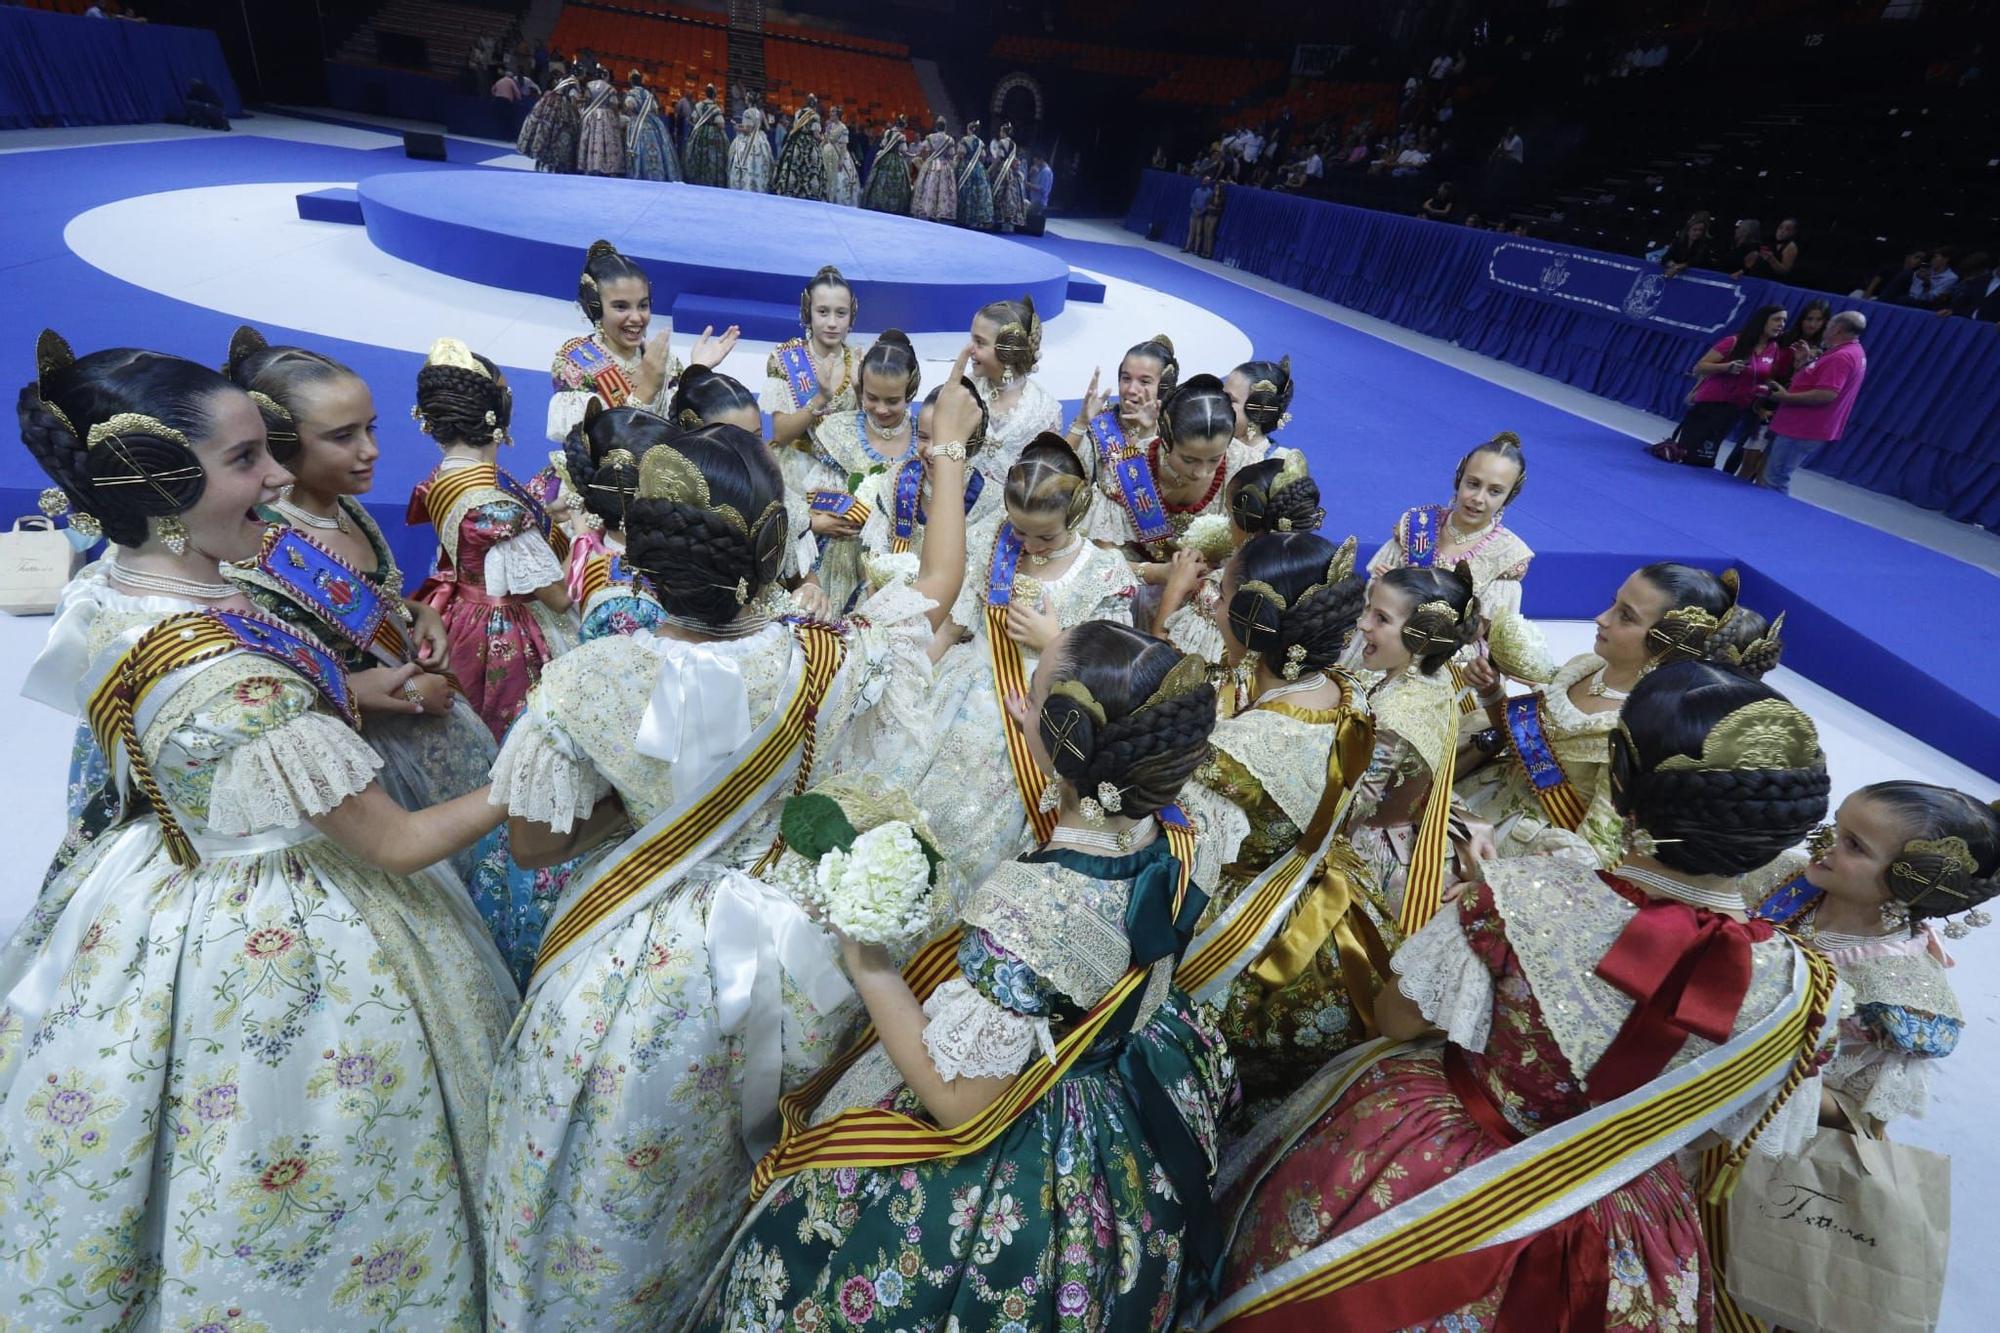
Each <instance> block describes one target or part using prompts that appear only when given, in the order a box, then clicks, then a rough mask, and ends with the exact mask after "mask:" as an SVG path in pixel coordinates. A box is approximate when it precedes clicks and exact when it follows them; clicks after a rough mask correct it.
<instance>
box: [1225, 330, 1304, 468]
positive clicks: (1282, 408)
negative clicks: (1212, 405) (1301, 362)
mask: <svg viewBox="0 0 2000 1333" xmlns="http://www.w3.org/2000/svg"><path fill="white" fill-rule="evenodd" d="M1222 388H1223V391H1224V392H1225V393H1227V394H1228V395H1229V401H1230V403H1231V404H1232V405H1233V406H1234V407H1235V408H1236V438H1237V439H1238V440H1240V441H1242V442H1243V443H1244V444H1245V445H1247V446H1249V448H1250V449H1251V450H1252V451H1253V452H1254V453H1255V454H1256V455H1257V456H1258V457H1259V458H1265V457H1268V456H1269V455H1270V452H1271V450H1272V449H1274V448H1276V447H1277V443H1278V442H1277V441H1276V440H1273V439H1272V438H1271V432H1273V431H1275V430H1279V429H1282V428H1283V427H1284V426H1285V424H1286V423H1288V422H1289V421H1291V419H1292V358H1291V355H1290V354H1289V353H1287V354H1286V355H1284V356H1281V357H1279V358H1278V359H1277V360H1276V361H1245V362H1244V363H1243V364H1242V365H1240V366H1238V367H1236V369H1234V370H1232V371H1230V372H1229V373H1228V374H1227V375H1225V376H1224V377H1223V380H1222Z"/></svg>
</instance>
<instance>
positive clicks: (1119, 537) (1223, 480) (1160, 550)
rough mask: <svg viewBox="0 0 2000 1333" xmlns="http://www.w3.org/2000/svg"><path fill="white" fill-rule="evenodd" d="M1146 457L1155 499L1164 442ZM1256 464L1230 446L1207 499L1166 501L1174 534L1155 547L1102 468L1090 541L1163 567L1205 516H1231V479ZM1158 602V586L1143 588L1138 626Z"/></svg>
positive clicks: (1236, 444)
mask: <svg viewBox="0 0 2000 1333" xmlns="http://www.w3.org/2000/svg"><path fill="white" fill-rule="evenodd" d="M1144 456H1145V459H1146V467H1147V470H1148V473H1149V475H1150V476H1151V477H1152V478H1153V479H1154V482H1153V484H1154V487H1155V492H1154V493H1155V495H1157V494H1158V490H1157V488H1158V486H1159V480H1158V478H1159V475H1160V441H1159V439H1158V438H1157V437H1156V438H1155V439H1154V440H1153V441H1152V442H1151V443H1149V444H1147V445H1146V446H1145V452H1144ZM1256 461H1257V460H1256V458H1255V457H1254V456H1253V455H1252V453H1251V451H1250V449H1249V447H1248V446H1246V445H1244V444H1242V443H1241V442H1240V441H1237V440H1231V441H1230V442H1229V449H1228V452H1226V453H1225V454H1224V455H1223V457H1222V461H1221V462H1220V463H1218V464H1217V465H1216V468H1215V475H1214V477H1213V478H1212V479H1211V480H1210V484H1209V487H1208V489H1207V491H1206V492H1204V493H1203V495H1202V496H1201V498H1200V499H1198V500H1196V501H1195V502H1194V503H1192V504H1188V505H1178V504H1168V503H1167V502H1166V500H1165V499H1164V498H1161V501H1160V503H1161V504H1162V505H1163V506H1164V508H1165V509H1166V515H1167V523H1168V525H1169V526H1170V528H1171V533H1170V535H1168V536H1166V537H1164V538H1162V539H1160V540H1158V541H1154V542H1142V541H1140V540H1139V528H1138V525H1137V524H1136V523H1134V522H1133V519H1132V511H1131V508H1130V505H1129V503H1128V501H1127V500H1126V497H1125V492H1124V490H1123V488H1122V487H1120V485H1119V483H1118V479H1117V476H1116V475H1115V474H1113V473H1110V472H1108V471H1107V470H1105V469H1101V468H1100V469H1099V470H1098V477H1097V486H1098V490H1099V492H1100V496H1099V499H1098V502H1097V503H1096V504H1094V505H1092V506H1091V509H1090V523H1089V527H1088V529H1087V530H1088V532H1089V535H1090V539H1091V540H1092V541H1094V542H1103V543H1104V544H1105V545H1107V546H1115V547H1117V548H1119V549H1120V550H1121V551H1123V552H1125V555H1126V558H1127V559H1130V560H1144V561H1149V562H1159V561H1163V560H1167V559H1170V558H1171V557H1172V555H1173V553H1174V551H1175V550H1176V549H1177V547H1178V546H1179V544H1180V538H1181V534H1182V533H1184V532H1186V531H1187V530H1188V525H1189V524H1191V523H1193V522H1194V521H1195V520H1196V519H1197V518H1200V517H1201V516H1202V515H1203V514H1227V513H1228V512H1229V508H1228V501H1227V499H1226V497H1227V495H1228V491H1229V479H1230V478H1231V477H1234V476H1235V475H1236V474H1237V473H1238V472H1240V471H1242V470H1243V469H1244V468H1245V467H1248V466H1249V465H1250V464H1251V463H1254V462H1256ZM1091 465H1092V466H1095V460H1092V463H1091ZM1160 596H1161V593H1160V587H1159V585H1158V584H1146V585H1143V586H1141V588H1140V589H1139V599H1138V606H1137V610H1136V611H1135V612H1134V614H1135V616H1136V618H1137V620H1138V622H1139V623H1141V624H1147V625H1150V624H1151V623H1152V620H1153V617H1154V616H1155V615H1156V614H1158V612H1159V606H1160ZM1218 637H1219V636H1218Z"/></svg>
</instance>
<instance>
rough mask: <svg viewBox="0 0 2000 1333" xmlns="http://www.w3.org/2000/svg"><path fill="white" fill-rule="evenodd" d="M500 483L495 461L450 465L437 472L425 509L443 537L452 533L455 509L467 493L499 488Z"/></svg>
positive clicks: (426, 497)
mask: <svg viewBox="0 0 2000 1333" xmlns="http://www.w3.org/2000/svg"><path fill="white" fill-rule="evenodd" d="M499 485H500V470H499V469H498V468H496V467H495V466H494V465H493V464H491V463H479V464H475V465H474V466H472V467H455V468H447V469H445V470H443V471H440V472H438V473H437V474H436V475H434V476H433V477H432V478H431V485H430V489H429V490H428V491H425V492H424V512H425V513H426V514H427V515H429V517H430V522H431V526H432V527H434V528H436V529H437V531H438V539H439V540H440V541H443V540H445V539H446V537H447V536H448V535H449V533H448V529H449V527H450V524H451V516H452V513H453V512H454V511H455V510H457V508H458V506H459V505H460V504H461V503H462V502H463V501H464V500H465V497H466V496H468V495H470V494H472V492H474V491H476V490H479V489H481V488H485V489H487V490H497V489H498V488H499ZM453 544H454V545H456V543H453Z"/></svg>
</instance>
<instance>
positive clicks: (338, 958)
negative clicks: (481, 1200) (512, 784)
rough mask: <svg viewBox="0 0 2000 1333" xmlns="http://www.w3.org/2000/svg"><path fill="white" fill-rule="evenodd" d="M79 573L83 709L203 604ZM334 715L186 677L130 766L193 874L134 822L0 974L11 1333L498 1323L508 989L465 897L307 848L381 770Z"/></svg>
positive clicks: (49, 662)
mask: <svg viewBox="0 0 2000 1333" xmlns="http://www.w3.org/2000/svg"><path fill="white" fill-rule="evenodd" d="M79 577H80V578H81V579H83V580H85V581H86V582H85V586H84V587H83V588H81V589H79V590H77V591H76V593H75V594H74V595H73V596H72V597H71V599H70V601H69V603H68V604H67V606H66V608H65V613H64V615H63V617H62V618H61V620H59V621H58V622H57V625H56V627H55V629H54V630H53V631H52V634H51V640H50V649H49V650H48V651H47V652H45V653H44V655H43V658H42V659H41V661H40V662H38V664H37V667H36V669H35V672H34V673H33V674H32V675H31V678H30V689H31V691H33V697H36V698H38V699H42V700H43V701H45V702H54V703H57V704H58V705H59V706H64V707H67V708H70V709H74V710H81V708H82V707H83V705H84V703H85V701H86V700H87V699H88V697H89V695H90V693H91V691H92V690H93V689H94V688H95V687H96V685H97V683H98V682H99V680H100V679H101V678H102V677H103V676H104V674H105V673H106V672H107V671H109V670H110V669H111V668H112V666H113V665H114V664H115V662H116V661H117V660H118V658H119V657H120V656H121V655H122V654H123V652H124V650H125V648H126V647H128V646H129V645H130V644H131V643H132V642H134V641H135V640H136V639H137V637H138V635H139V634H140V633H141V632H143V631H144V630H145V629H147V628H149V627H151V626H152V625H153V624H154V623H156V622H157V621H159V620H161V619H163V618H165V617H167V616H169V615H176V614H180V613H184V612H189V611H193V610H195V609H197V608H196V607H195V606H194V604H192V603H188V602H182V601H179V600H176V599H172V598H158V597H145V598H139V597H128V596H125V595H124V594H122V593H119V592H117V591H115V590H113V589H111V588H110V587H109V586H108V585H107V584H106V583H105V582H104V577H103V572H102V567H101V566H94V567H93V568H92V569H91V570H87V571H85V573H84V574H82V575H80V576H79ZM43 686H46V688H43ZM324 709H325V706H324V705H323V704H322V703H321V702H320V695H319V692H318V689H317V688H316V687H315V686H314V685H313V684H312V683H311V682H310V681H309V680H308V679H307V678H306V677H305V676H303V675H300V674H298V673H297V672H295V671H294V670H293V669H292V668H291V667H289V666H286V665H282V664H280V663H278V662H277V661H275V660H273V659H272V658H270V657H267V656H264V655H262V654H257V653H250V652H245V651H234V652H229V653H226V654H224V655H222V656H219V657H214V658H211V659H209V660H208V661H206V662H202V663H198V664H196V665H194V666H191V667H185V668H182V669H181V670H180V671H178V672H176V673H173V674H172V675H170V676H169V677H168V678H167V679H165V680H164V681H162V682H161V683H160V684H159V685H158V686H156V687H155V688H154V690H153V692H152V693H151V694H150V695H149V696H148V699H147V701H146V704H145V705H144V706H143V707H142V710H141V723H140V733H139V734H140V744H141V748H142V749H143V751H144V752H145V754H146V756H147V759H148V761H149V763H150V765H151V767H152V770H153V772H154V773H155V774H156V775H157V778H158V781H159V784H160V788H161V792H162V795H163V797H164V798H165V800H166V802H167V803H168V805H169V806H170V807H171V808H172V810H173V813H174V815H175V817H176V818H177V820H178V821H179V822H180V825H181V827H182V828H183V829H184V830H186V831H187V833H188V834H189V836H190V837H191V839H192V841H193V843H194V846H195V848H196V850H197V851H198V852H199V854H200V857H201V861H200V864H199V865H197V866H195V867H193V868H191V869H181V868H179V867H176V866H175V865H174V864H173V863H172V862H171V860H170V859H169V857H168V854H167V852H166V849H165V846H164V844H163V842H162V839H161V835H160V824H159V820H158V817H157V816H156V815H154V814H153V813H151V812H150V811H148V812H146V813H140V814H132V815H129V816H128V817H126V818H125V819H123V820H122V821H121V822H119V823H118V824H117V825H116V826H115V827H113V828H111V829H110V830H108V831H107V832H105V833H103V834H102V835H101V836H100V837H98V838H97V839H96V840H95V841H94V842H92V843H91V844H90V845H89V846H87V847H86V848H85V849H84V850H83V851H82V852H81V854H80V855H78V856H76V857H75V858H74V860H72V861H71V863H70V864H69V865H68V866H67V867H66V868H65V869H64V870H63V871H61V872H60V873H59V874H57V875H56V876H55V877H54V878H53V879H52V880H51V881H50V883H49V884H48V886H47V887H46V888H45V889H44V890H43V892H42V894H41V896H40V897H39V899H38V900H37V901H36V903H35V906H34V908H33V909H32V910H31V911H30V913H29V915H28V918H27V920H26V921H25V922H24V923H23V924H22V926H21V928H20V930H19V931H18V932H17V933H16V934H15V936H14V938H13V939H12V940H10V941H9V942H8V943H7V944H6V946H5V947H4V949H0V1216H4V1217H5V1218H6V1224H5V1227H4V1229H0V1268H4V1270H5V1271H6V1273H7V1274H8V1279H7V1283H6V1286H7V1312H8V1316H9V1318H11V1319H12V1320H15V1321H17V1322H18V1323H19V1325H20V1326H21V1327H24V1328H26V1327H33V1328H45V1327H46V1328H54V1327H58V1326H60V1325H63V1324H74V1325H81V1326H85V1327H94V1328H105V1327H112V1326H117V1327H146V1328H176V1329H179V1328H194V1327H198V1326H203V1325H216V1326H225V1327H232V1328H238V1329H249V1328H253V1327H256V1328H266V1329H281V1328H323V1327H329V1326H338V1327H341V1328H349V1329H380V1330H385V1331H386V1330H398V1329H405V1328H411V1327H417V1326H423V1327H431V1328H457V1329H467V1330H473V1329H477V1328H479V1327H480V1322H481V1300H482V1296H481V1288H482V1276H481V1259H480V1250H479V1236H478V1228H477V1226H476V1224H475V1221H474V1212H473V1209H474V1207H475V1206H476V1202H477V1199H478V1196H479V1186H480V1171H481V1169H482V1166H483V1163H484V1161H485V1156H486V1132H485V1119H484V1114H483V1111H484V1106H485V1103H486V1095H487V1082H488V1074H489V1071H490V1070H491V1068H492V1063H493V1060H494V1058H495V1056H496V1055H497V1053H498V1048H499V1046H500V1043H501V1041H502V1039H503V1038H504V1036H505V1035H506V1031H507V1025H508V1021H509V1019H510V1017H511V1015H512V1010H513V1004H514V994H513V986H512V983H511V982H509V981H508V979H507V975H506V972H505V969H504V968H503V967H502V966H501V963H500V959H499V958H498V956H497V955H496V954H495V953H494V951H493V946H492V944H491V942H490V941H488V940H487V938H486V934H485V931H484V930H483V929H482V928H481V927H480V924H479V920H478V918H477V916H476V915H475V914H474V913H473V911H472V909H471V907H470V905H469V904H467V902H466V901H465V895H464V894H463V892H462V891H461V890H460V889H459V887H458V886H457V885H456V884H455V883H452V882H451V881H450V877H449V876H445V875H438V874H435V873H426V874H422V875H417V876H412V877H407V878H406V877H399V876H394V875H389V874H386V873H384V872H382V871H379V870H375V869H372V868H370V867H368V866H364V865H362V864H361V863H360V862H358V861H356V860H354V859H353V858H352V857H350V856H349V855H348V854H347V853H345V852H343V851H342V850H341V849H340V848H338V847H337V846H335V845H334V844H333V843H332V842H330V841H329V840H327V839H326V838H323V837H321V836H320V834H319V833H318V832H317V831H316V830H315V829H314V828H313V827H312V825H311V824H310V823H308V822H307V820H308V818H309V817H310V816H313V815H316V814H321V813H324V812H325V811H327V810H329V809H331V808H333V807H334V806H335V805H338V804H339V803H340V802H341V801H343V800H345V799H346V798H347V797H349V796H351V795H353V794H355V793H357V792H359V791H361V790H362V789H363V788H365V787H366V786H367V785H368V784H369V782H370V781H371V780H372V779H373V778H374V776H375V773H376V771H377V770H378V769H379V768H380V767H381V764H382V760H381V758H380V756H378V755H377V754H376V753H375V752H374V751H372V750H371V749H369V748H368V746H367V745H366V744H364V743H363V742H362V740H361V738H360V737H359V736H358V735H356V734H355V732H354V730H353V729H352V728H351V727H349V726H348V725H347V723H346V722H344V721H342V720H341V719H339V718H338V717H336V716H334V715H333V714H332V713H330V712H328V711H324ZM230 1311H236V1312H238V1313H236V1314H231V1313H229V1312H230Z"/></svg>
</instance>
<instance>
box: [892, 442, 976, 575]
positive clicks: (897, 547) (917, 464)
mask: <svg viewBox="0 0 2000 1333" xmlns="http://www.w3.org/2000/svg"><path fill="white" fill-rule="evenodd" d="M985 489H986V477H985V475H984V474H982V473H979V472H974V473H973V474H972V475H971V476H970V477H968V478H967V479H966V482H965V512H966V513H968V514H970V513H971V512H972V506H973V505H975V504H977V503H979V496H980V493H981V492H982V491H984V490H985ZM928 522H930V519H929V517H928V516H927V515H925V513H924V464H923V460H922V459H920V458H912V459H909V460H908V461H906V462H905V463H904V464H903V466H902V467H901V468H900V469H899V470H898V471H897V473H896V495H895V506H894V508H893V509H892V511H891V513H890V521H889V549H890V550H891V551H896V552H902V551H907V550H909V549H910V542H911V541H912V540H914V539H915V537H916V535H917V529H918V528H920V527H922V526H923V525H924V524H926V523H928Z"/></svg>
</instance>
